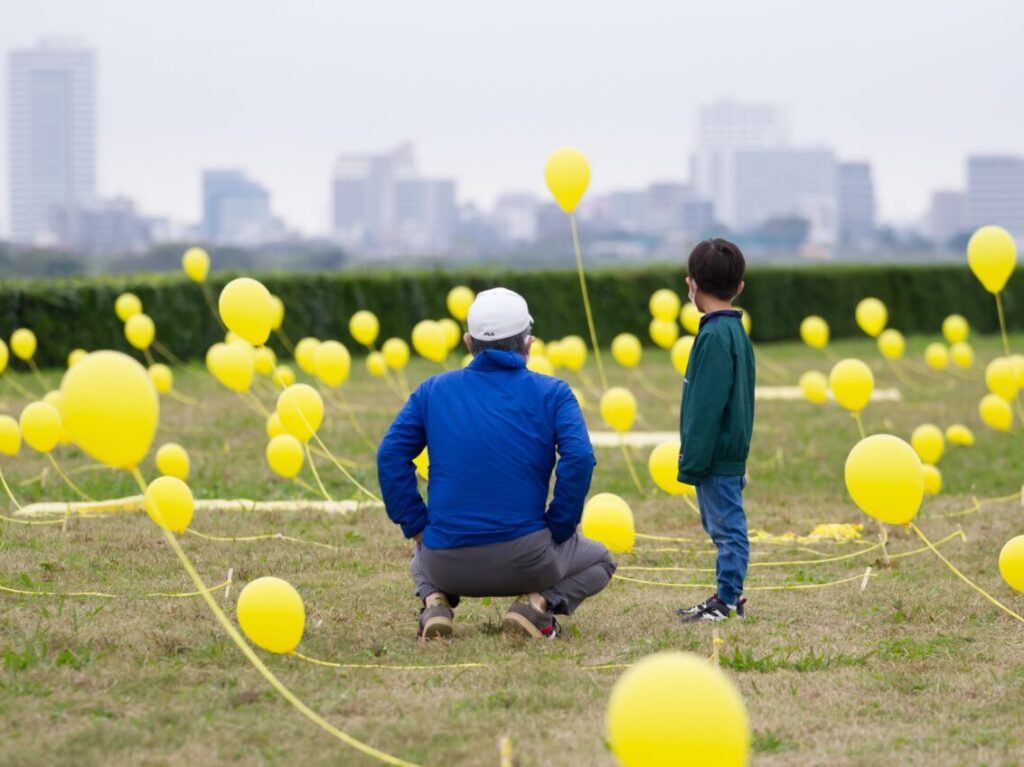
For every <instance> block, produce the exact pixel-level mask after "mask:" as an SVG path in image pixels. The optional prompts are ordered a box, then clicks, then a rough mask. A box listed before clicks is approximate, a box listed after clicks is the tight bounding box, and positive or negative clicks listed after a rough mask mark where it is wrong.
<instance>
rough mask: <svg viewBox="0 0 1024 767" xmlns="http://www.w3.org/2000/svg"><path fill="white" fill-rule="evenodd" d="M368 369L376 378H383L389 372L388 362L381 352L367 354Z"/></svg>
mask: <svg viewBox="0 0 1024 767" xmlns="http://www.w3.org/2000/svg"><path fill="white" fill-rule="evenodd" d="M366 369H367V370H368V371H369V373H370V375H372V376H373V377H374V378H383V377H384V376H386V375H387V373H388V363H387V360H385V359H384V355H383V354H381V353H380V352H370V353H369V354H367V355H366Z"/></svg>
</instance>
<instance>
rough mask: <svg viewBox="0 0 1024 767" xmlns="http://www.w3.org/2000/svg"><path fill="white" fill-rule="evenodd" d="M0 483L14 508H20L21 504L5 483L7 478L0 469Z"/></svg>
mask: <svg viewBox="0 0 1024 767" xmlns="http://www.w3.org/2000/svg"><path fill="white" fill-rule="evenodd" d="M0 483H2V484H3V486H4V491H5V492H6V493H7V497H8V498H10V499H11V503H13V504H14V508H16V509H20V508H21V504H20V503H18V499H17V498H15V497H14V492H13V491H12V490H11V486H10V485H8V484H7V478H6V477H4V473H3V472H2V471H0Z"/></svg>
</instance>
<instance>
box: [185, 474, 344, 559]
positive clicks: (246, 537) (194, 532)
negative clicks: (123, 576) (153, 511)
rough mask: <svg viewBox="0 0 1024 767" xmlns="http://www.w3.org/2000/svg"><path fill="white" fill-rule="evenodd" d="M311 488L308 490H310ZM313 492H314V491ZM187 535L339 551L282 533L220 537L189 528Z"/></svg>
mask: <svg viewBox="0 0 1024 767" xmlns="http://www.w3.org/2000/svg"><path fill="white" fill-rule="evenodd" d="M312 489H313V488H310V490H312ZM314 492H315V491H314ZM185 532H186V533H188V534H189V535H194V536H196V537H197V538H202V539H203V540H205V541H216V542H218V543H249V542H252V541H270V540H275V541H288V542H290V543H301V544H303V545H305V546H316V547H317V548H321V549H328V550H329V551H340V550H341V549H339V548H338V547H337V546H331V545H330V544H329V543H321V542H320V541H307V540H304V539H302V538H293V537H292V536H290V535H284V534H282V533H259V534H258V535H232V536H221V535H207V534H206V533H201V532H199V531H198V530H195V529H193V528H191V527H189V528H188V529H187V530H186V531H185Z"/></svg>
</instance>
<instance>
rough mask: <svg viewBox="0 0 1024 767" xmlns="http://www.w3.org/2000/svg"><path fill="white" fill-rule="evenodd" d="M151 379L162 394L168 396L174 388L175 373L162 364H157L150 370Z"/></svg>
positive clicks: (151, 366)
mask: <svg viewBox="0 0 1024 767" xmlns="http://www.w3.org/2000/svg"><path fill="white" fill-rule="evenodd" d="M148 372H149V378H150V380H151V381H152V382H153V386H155V387H156V390H157V391H158V392H160V393H161V394H167V392H169V391H170V390H171V388H172V387H173V386H174V373H172V372H171V369H170V368H169V367H167V366H166V365H164V364H163V363H161V362H155V363H153V364H152V365H150V366H149V368H148Z"/></svg>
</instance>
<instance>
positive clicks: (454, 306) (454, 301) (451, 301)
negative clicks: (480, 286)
mask: <svg viewBox="0 0 1024 767" xmlns="http://www.w3.org/2000/svg"><path fill="white" fill-rule="evenodd" d="M475 300H476V293H474V292H473V291H472V290H470V289H469V288H467V287H466V286H465V285H457V286H456V287H454V288H452V289H451V290H449V291H448V298H447V300H446V301H445V303H446V304H447V306H448V313H449V314H450V315H451V316H452V317H454V318H455V319H457V320H458V321H459V322H465V321H466V317H468V316H469V307H471V306H472V305H473V301H475Z"/></svg>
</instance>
